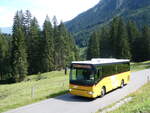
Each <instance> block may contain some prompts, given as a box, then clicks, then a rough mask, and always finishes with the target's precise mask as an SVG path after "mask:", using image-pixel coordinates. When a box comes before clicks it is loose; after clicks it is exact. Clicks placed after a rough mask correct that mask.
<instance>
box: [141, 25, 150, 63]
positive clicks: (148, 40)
mask: <svg viewBox="0 0 150 113" xmlns="http://www.w3.org/2000/svg"><path fill="white" fill-rule="evenodd" d="M140 45H141V55H142V56H141V60H142V61H144V60H150V27H148V26H144V28H143V29H142V38H141V44H140Z"/></svg>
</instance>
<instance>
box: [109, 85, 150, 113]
mask: <svg viewBox="0 0 150 113" xmlns="http://www.w3.org/2000/svg"><path fill="white" fill-rule="evenodd" d="M129 96H130V97H133V99H132V100H131V101H130V102H128V103H126V104H124V105H122V106H121V107H119V108H117V109H116V110H114V111H112V112H109V113H150V82H149V83H147V84H145V85H144V86H142V87H141V88H140V89H139V90H137V91H136V92H134V93H132V94H130V95H129Z"/></svg>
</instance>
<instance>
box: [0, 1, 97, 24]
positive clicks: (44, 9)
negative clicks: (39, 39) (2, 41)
mask: <svg viewBox="0 0 150 113" xmlns="http://www.w3.org/2000/svg"><path fill="white" fill-rule="evenodd" d="M98 1H99V0H13V1H12V2H13V3H12V4H11V6H10V4H9V5H8V6H6V5H5V6H2V7H1V6H0V26H10V25H12V20H13V16H14V14H15V12H16V11H17V10H20V9H23V10H26V9H28V10H30V11H31V13H32V14H33V16H35V17H37V19H38V21H39V24H40V25H42V24H43V21H44V19H45V17H46V15H49V17H50V18H51V19H52V17H53V16H54V15H55V16H56V17H57V19H58V20H59V21H60V20H62V21H67V20H70V19H72V18H74V17H75V16H77V15H78V14H79V13H81V12H83V11H86V10H87V9H89V8H91V7H93V6H94V5H95V4H96V3H98ZM14 2H15V3H14Z"/></svg>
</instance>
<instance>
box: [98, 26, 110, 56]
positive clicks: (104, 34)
mask: <svg viewBox="0 0 150 113" xmlns="http://www.w3.org/2000/svg"><path fill="white" fill-rule="evenodd" d="M109 30H110V29H109V27H106V26H104V27H103V28H101V31H100V34H99V38H100V39H99V40H100V57H102V58H109V57H111V55H112V52H111V40H110V33H109Z"/></svg>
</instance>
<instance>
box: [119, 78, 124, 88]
mask: <svg viewBox="0 0 150 113" xmlns="http://www.w3.org/2000/svg"><path fill="white" fill-rule="evenodd" d="M124 85H125V84H124V80H122V81H121V86H120V87H121V88H123V87H124Z"/></svg>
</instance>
